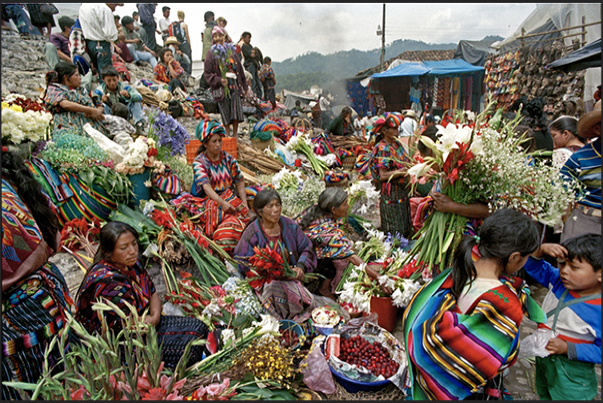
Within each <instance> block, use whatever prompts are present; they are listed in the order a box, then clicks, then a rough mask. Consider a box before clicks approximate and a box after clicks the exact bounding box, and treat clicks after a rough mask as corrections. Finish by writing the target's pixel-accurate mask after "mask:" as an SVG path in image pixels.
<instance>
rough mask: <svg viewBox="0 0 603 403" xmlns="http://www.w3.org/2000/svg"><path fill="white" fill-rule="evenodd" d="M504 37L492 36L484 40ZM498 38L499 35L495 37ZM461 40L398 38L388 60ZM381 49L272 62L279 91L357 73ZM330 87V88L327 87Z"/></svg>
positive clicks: (373, 61) (374, 62) (447, 46)
mask: <svg viewBox="0 0 603 403" xmlns="http://www.w3.org/2000/svg"><path fill="white" fill-rule="evenodd" d="M493 38H501V40H502V39H503V38H502V37H494V36H488V37H486V38H484V39H483V40H487V39H493ZM495 40H496V39H495ZM457 45H458V43H439V44H433V43H425V42H422V41H415V40H410V39H398V40H395V41H393V42H392V43H391V44H390V45H389V46H386V48H385V60H388V59H390V58H393V57H396V56H398V55H399V54H401V53H403V52H405V51H407V50H446V49H456V47H457ZM380 55H381V49H373V50H367V51H362V50H357V49H352V50H347V51H340V52H336V53H331V54H328V55H323V54H320V53H318V52H308V53H305V54H303V55H301V56H297V57H294V58H289V59H285V60H283V61H282V62H275V61H273V62H272V68H273V69H274V73H275V75H276V91H277V92H280V91H281V90H282V89H287V90H290V91H303V90H305V89H310V87H311V86H312V85H315V84H316V85H318V86H320V87H322V88H325V87H326V86H328V83H330V82H332V81H340V80H344V79H346V78H350V77H354V76H355V75H356V73H358V72H359V71H362V70H365V69H368V68H370V67H374V66H376V65H378V64H379V60H380ZM325 89H326V88H325Z"/></svg>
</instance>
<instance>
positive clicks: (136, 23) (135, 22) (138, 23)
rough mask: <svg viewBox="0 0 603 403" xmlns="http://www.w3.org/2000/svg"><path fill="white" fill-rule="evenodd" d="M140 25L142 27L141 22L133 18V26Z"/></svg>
mask: <svg viewBox="0 0 603 403" xmlns="http://www.w3.org/2000/svg"><path fill="white" fill-rule="evenodd" d="M140 27H142V23H141V22H140V21H136V20H134V28H140Z"/></svg>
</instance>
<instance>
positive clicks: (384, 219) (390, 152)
mask: <svg viewBox="0 0 603 403" xmlns="http://www.w3.org/2000/svg"><path fill="white" fill-rule="evenodd" d="M401 122H402V115H400V114H399V113H395V112H394V113H389V112H385V113H384V114H383V115H382V116H380V117H379V119H377V121H376V122H375V125H374V126H373V132H374V133H375V134H376V135H377V137H376V139H375V147H374V148H373V151H372V153H371V157H370V169H371V176H372V178H373V181H374V182H376V184H377V189H379V191H380V192H381V197H380V201H379V211H380V213H381V231H382V232H384V233H390V234H392V235H393V234H395V233H396V232H397V233H399V234H400V235H402V236H403V237H405V238H408V239H410V236H411V235H412V226H411V221H410V201H409V195H408V188H407V182H408V181H407V180H406V177H407V174H406V168H405V166H404V163H405V162H407V161H408V156H407V154H406V150H405V149H404V146H403V145H402V143H401V142H400V141H399V140H398V127H399V126H400V123H401Z"/></svg>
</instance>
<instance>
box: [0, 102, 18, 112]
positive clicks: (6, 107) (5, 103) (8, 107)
mask: <svg viewBox="0 0 603 403" xmlns="http://www.w3.org/2000/svg"><path fill="white" fill-rule="evenodd" d="M2 109H12V110H13V111H15V112H23V108H21V107H20V106H19V105H10V104H9V103H8V102H2Z"/></svg>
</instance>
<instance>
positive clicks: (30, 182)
mask: <svg viewBox="0 0 603 403" xmlns="http://www.w3.org/2000/svg"><path fill="white" fill-rule="evenodd" d="M2 151H3V153H2V157H3V159H2V349H3V353H2V380H3V382H5V381H6V382H8V381H12V382H25V383H36V382H38V381H39V379H40V377H41V376H42V374H43V372H44V360H45V357H46V358H47V359H48V363H49V364H50V365H51V366H56V369H57V370H58V371H61V369H60V365H57V363H58V361H59V360H60V358H61V351H60V347H59V346H58V345H55V347H54V348H53V349H52V350H50V351H48V352H46V349H47V347H48V345H49V344H50V341H51V340H52V338H53V336H56V335H61V333H63V332H64V331H65V324H66V322H67V318H66V316H65V312H68V311H69V310H70V306H71V305H72V304H73V301H72V300H71V297H70V296H69V289H68V288H67V284H66V283H65V279H64V278H63V275H62V274H61V272H60V271H59V269H58V268H57V267H56V266H55V265H54V264H53V263H51V262H49V261H48V258H49V257H50V256H51V255H52V254H54V253H55V252H56V251H57V250H58V249H59V248H60V235H59V230H60V225H59V220H58V218H57V216H56V214H55V213H54V211H53V210H52V208H51V206H50V205H49V201H48V198H47V197H46V196H45V195H44V194H43V193H42V188H41V187H40V184H39V183H38V182H37V181H36V180H35V178H34V177H33V176H32V174H31V173H30V171H29V169H28V168H27V166H26V165H25V164H24V163H23V159H22V158H21V157H19V156H18V155H16V154H14V153H12V152H9V151H8V150H7V149H6V148H5V147H3V149H2ZM64 347H65V348H68V345H67V346H64ZM30 398H31V395H30V392H25V391H23V390H17V389H13V388H12V387H9V386H6V385H4V383H3V384H2V400H21V399H23V400H29V399H30Z"/></svg>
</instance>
